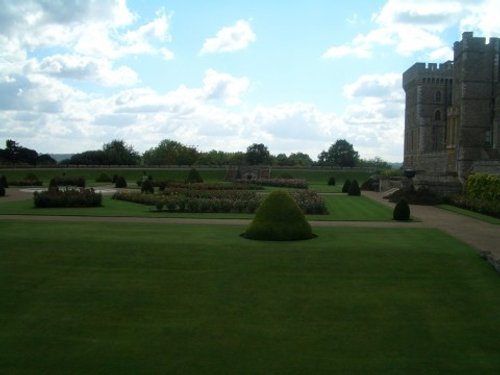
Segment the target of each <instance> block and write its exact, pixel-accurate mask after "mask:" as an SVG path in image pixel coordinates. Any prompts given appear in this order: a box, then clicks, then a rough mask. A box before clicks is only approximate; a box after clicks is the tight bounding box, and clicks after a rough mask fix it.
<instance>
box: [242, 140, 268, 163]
mask: <svg viewBox="0 0 500 375" xmlns="http://www.w3.org/2000/svg"><path fill="white" fill-rule="evenodd" d="M246 160H247V163H248V164H249V165H259V164H270V163H271V154H270V153H269V150H268V149H267V147H266V146H264V145H263V144H262V143H254V144H252V145H250V146H248V148H247V152H246Z"/></svg>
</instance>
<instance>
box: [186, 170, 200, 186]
mask: <svg viewBox="0 0 500 375" xmlns="http://www.w3.org/2000/svg"><path fill="white" fill-rule="evenodd" d="M202 182H203V178H202V177H201V175H200V172H198V171H197V170H196V169H195V168H191V169H190V170H189V173H188V176H187V178H186V184H197V183H202Z"/></svg>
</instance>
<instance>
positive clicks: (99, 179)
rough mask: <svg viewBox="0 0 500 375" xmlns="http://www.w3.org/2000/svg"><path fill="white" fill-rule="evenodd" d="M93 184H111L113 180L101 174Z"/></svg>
mask: <svg viewBox="0 0 500 375" xmlns="http://www.w3.org/2000/svg"><path fill="white" fill-rule="evenodd" d="M95 182H113V178H112V177H110V176H109V175H108V174H106V173H101V174H100V175H99V176H97V178H96V179H95Z"/></svg>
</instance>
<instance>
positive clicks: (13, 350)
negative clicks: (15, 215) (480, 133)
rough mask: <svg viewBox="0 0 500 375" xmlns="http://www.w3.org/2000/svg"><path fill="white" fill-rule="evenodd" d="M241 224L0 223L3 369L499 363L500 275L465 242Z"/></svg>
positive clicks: (470, 367)
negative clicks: (273, 237)
mask: <svg viewBox="0 0 500 375" xmlns="http://www.w3.org/2000/svg"><path fill="white" fill-rule="evenodd" d="M243 229H244V228H242V227H238V226H223V227H221V226H196V227H194V226H189V225H183V226H181V225H178V226H175V225H168V226H165V225H145V224H137V225H132V224H130V225H129V224H127V225H124V224H106V227H105V228H103V224H93V223H85V224H83V223H82V224H79V223H34V222H32V223H21V222H16V223H14V222H0V232H1V233H2V246H1V247H0V300H1V301H2V303H1V304H0V319H1V321H2V330H0V372H1V373H6V374H9V373H33V374H35V373H36V374H40V373H47V374H57V373H71V374H78V373H86V374H89V373H105V374H113V373H116V374H123V373H148V374H150V373H179V374H180V373H182V374H188V373H213V374H222V373H235V374H236V373H237V374H245V373H248V374H255V373H266V374H268V373H273V374H280V373H281V374H285V373H286V374H323V373H324V374H327V373H328V374H330V373H334V372H336V373H380V374H390V373H393V374H401V373H410V372H411V373H440V374H441V373H443V374H444V373H467V374H472V373H498V372H499V371H500V356H498V349H499V347H498V343H499V342H500V324H499V323H500V283H499V279H498V274H496V272H495V271H494V270H493V268H492V267H491V266H489V264H488V263H487V262H484V261H483V260H481V259H480V258H479V257H478V256H477V255H476V254H475V253H474V252H473V251H472V250H471V249H470V248H469V247H467V246H466V245H464V244H463V243H461V242H458V241H456V240H454V239H453V238H451V237H449V236H447V235H445V234H443V233H442V232H439V231H436V230H430V229H398V230H389V229H354V228H335V229H331V228H330V229H327V228H315V233H317V234H318V235H319V237H317V238H316V239H313V240H309V241H299V242H292V243H291V242H258V241H250V240H245V239H243V238H241V237H240V236H239V234H240V233H241V232H242V231H243ZM27 233H29V235H27Z"/></svg>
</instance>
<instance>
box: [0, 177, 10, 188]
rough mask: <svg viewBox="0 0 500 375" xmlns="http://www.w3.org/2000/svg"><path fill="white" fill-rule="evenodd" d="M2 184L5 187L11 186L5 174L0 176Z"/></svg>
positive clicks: (0, 183) (0, 184)
mask: <svg viewBox="0 0 500 375" xmlns="http://www.w3.org/2000/svg"><path fill="white" fill-rule="evenodd" d="M0 186H3V187H4V188H8V187H9V183H8V182H7V177H5V176H2V177H0Z"/></svg>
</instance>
